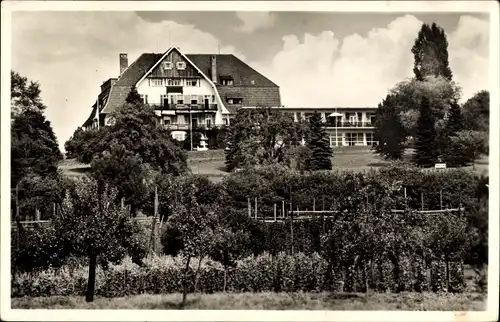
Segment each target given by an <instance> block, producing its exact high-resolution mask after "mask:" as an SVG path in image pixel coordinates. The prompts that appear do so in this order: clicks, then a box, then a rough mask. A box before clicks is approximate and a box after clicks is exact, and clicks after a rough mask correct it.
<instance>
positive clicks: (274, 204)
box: [273, 203, 276, 221]
mask: <svg viewBox="0 0 500 322" xmlns="http://www.w3.org/2000/svg"><path fill="white" fill-rule="evenodd" d="M273 206H274V221H276V203H273Z"/></svg>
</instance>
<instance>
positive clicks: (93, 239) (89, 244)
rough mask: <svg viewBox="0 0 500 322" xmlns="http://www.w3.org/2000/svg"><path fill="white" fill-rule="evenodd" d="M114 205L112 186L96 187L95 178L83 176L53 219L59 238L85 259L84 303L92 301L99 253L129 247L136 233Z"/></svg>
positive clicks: (127, 219) (131, 223)
mask: <svg viewBox="0 0 500 322" xmlns="http://www.w3.org/2000/svg"><path fill="white" fill-rule="evenodd" d="M118 204H119V202H117V191H116V189H114V188H110V187H108V186H105V187H99V184H98V182H97V181H95V180H93V179H90V178H87V177H84V178H82V179H78V180H77V181H76V184H75V189H74V190H72V191H70V193H68V194H67V196H66V198H65V199H64V201H63V203H62V205H61V208H60V211H59V212H58V215H57V216H56V218H55V219H54V221H53V224H54V228H55V230H56V231H57V232H58V233H59V240H60V241H61V242H64V243H70V244H72V245H74V247H75V251H76V252H79V253H81V254H84V255H85V256H87V257H88V259H89V279H88V284H87V292H86V297H85V300H86V301H87V302H92V301H93V300H94V290H95V276H96V266H97V261H98V258H99V256H101V255H102V254H104V253H106V252H109V251H110V250H112V249H116V248H120V247H129V244H130V238H131V236H133V235H134V234H136V233H137V227H136V226H135V224H134V223H133V222H132V221H131V220H130V218H129V216H128V215H127V213H126V212H124V211H121V210H120V206H119V205H118Z"/></svg>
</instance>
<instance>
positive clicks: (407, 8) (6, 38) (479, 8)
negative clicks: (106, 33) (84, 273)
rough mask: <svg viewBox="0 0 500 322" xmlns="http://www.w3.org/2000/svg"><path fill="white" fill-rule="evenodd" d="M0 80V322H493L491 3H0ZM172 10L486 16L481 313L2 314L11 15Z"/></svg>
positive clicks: (495, 162) (495, 165)
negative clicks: (486, 179)
mask: <svg viewBox="0 0 500 322" xmlns="http://www.w3.org/2000/svg"><path fill="white" fill-rule="evenodd" d="M1 6H2V11H1V18H2V19H1V23H2V25H1V26H2V28H1V33H2V37H1V41H2V45H3V46H2V55H1V62H2V65H1V66H2V68H1V72H2V74H1V77H2V82H1V86H2V91H1V93H2V96H1V99H2V106H3V107H4V108H2V111H1V113H2V114H1V115H2V118H1V119H2V126H1V134H2V135H1V142H2V149H3V152H4V153H2V158H1V169H2V172H1V173H2V175H1V182H2V185H1V191H2V200H3V202H2V210H3V211H2V213H3V214H4V215H3V216H2V218H1V226H0V227H1V240H2V243H1V245H2V252H1V264H2V266H1V267H2V269H1V270H0V272H1V277H2V283H1V293H0V299H1V302H0V308H1V317H2V318H3V319H4V320H12V321H14V320H22V321H35V320H47V321H49V320H51V321H76V320H82V319H85V320H89V321H116V320H123V321H135V320H139V321H144V320H148V321H164V320H167V319H168V320H170V321H177V320H183V321H213V320H218V321H236V320H238V321H256V320H272V321H305V320H307V321H330V320H331V321H368V320H371V321H401V320H405V321H423V320H433V321H449V320H457V321H495V320H497V318H498V293H499V289H498V278H499V274H498V256H499V247H498V245H499V242H498V241H499V238H498V227H499V217H498V213H499V198H494V196H498V195H499V192H500V191H499V189H498V188H499V181H498V179H499V176H498V174H499V173H498V169H499V165H500V164H499V154H498V152H499V150H498V147H499V144H498V143H499V142H500V141H499V129H500V127H499V126H498V121H499V116H500V115H499V113H500V111H499V109H498V106H500V104H499V94H498V93H499V92H498V89H499V84H500V82H499V73H498V70H499V69H500V68H499V61H498V57H499V20H498V19H499V12H498V10H499V6H498V4H497V3H496V2H495V1H432V2H429V1H426V2H424V1H422V2H416V1H383V2H382V1H381V2H376V1H356V2H355V3H354V4H353V3H352V2H348V1H339V2H326V1H302V2H300V1H265V2H256V1H244V2H230V1H214V2H210V1H190V2H183V1H175V2H160V1H154V2H150V1H141V2H131V1H128V2H118V1H116V2H114V1H94V2H90V1H89V2H83V1H82V2H80V1H3V2H2V3H1ZM134 9H137V10H149V11H154V10H158V11H162V10H179V11H181V10H182V11H203V10H205V11H336V12H401V13H406V12H429V11H432V12H438V11H443V12H483V13H489V14H490V53H489V61H490V67H489V70H490V75H489V81H490V84H489V85H490V86H489V90H490V106H492V107H493V108H491V112H490V124H491V126H490V148H491V150H490V156H489V158H490V161H489V165H490V168H489V176H490V184H489V187H490V196H492V198H490V201H489V227H490V233H489V245H490V247H489V260H490V263H489V270H488V285H489V289H488V300H487V311H482V312H414V311H411V313H409V312H405V311H373V312H372V311H231V310H226V311H216V310H211V311H208V310H198V311H174V310H172V311H164V310H158V311H147V310H143V311H141V310H127V311H125V310H95V311H91V310H72V311H69V310H11V308H10V283H9V282H8V281H10V247H9V244H10V220H9V217H10V216H7V215H5V214H8V213H10V198H9V194H10V152H9V149H10V122H9V120H10V109H8V108H5V107H6V106H8V105H9V102H10V97H9V95H10V90H9V87H10V57H11V52H10V44H11V33H10V29H11V13H12V11H18V10H23V11H95V10H113V11H130V10H134Z"/></svg>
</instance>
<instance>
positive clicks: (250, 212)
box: [248, 197, 252, 218]
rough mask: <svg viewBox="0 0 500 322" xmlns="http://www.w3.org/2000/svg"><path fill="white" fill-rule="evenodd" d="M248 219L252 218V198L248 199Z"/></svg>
mask: <svg viewBox="0 0 500 322" xmlns="http://www.w3.org/2000/svg"><path fill="white" fill-rule="evenodd" d="M248 217H250V218H252V205H251V204H250V197H249V198H248Z"/></svg>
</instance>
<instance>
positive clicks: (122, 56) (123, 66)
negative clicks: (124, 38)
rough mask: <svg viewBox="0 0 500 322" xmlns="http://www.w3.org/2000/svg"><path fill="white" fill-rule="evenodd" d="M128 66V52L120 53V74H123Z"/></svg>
mask: <svg viewBox="0 0 500 322" xmlns="http://www.w3.org/2000/svg"><path fill="white" fill-rule="evenodd" d="M127 67H128V57H127V54H120V76H121V75H122V74H123V72H124V71H125V69H127Z"/></svg>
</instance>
